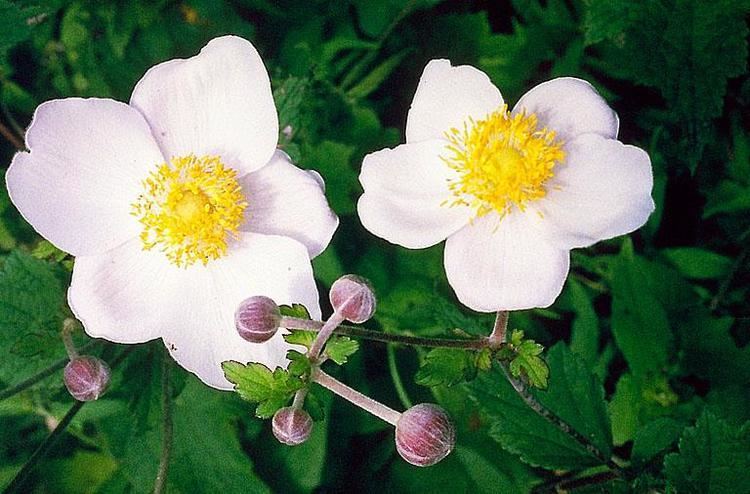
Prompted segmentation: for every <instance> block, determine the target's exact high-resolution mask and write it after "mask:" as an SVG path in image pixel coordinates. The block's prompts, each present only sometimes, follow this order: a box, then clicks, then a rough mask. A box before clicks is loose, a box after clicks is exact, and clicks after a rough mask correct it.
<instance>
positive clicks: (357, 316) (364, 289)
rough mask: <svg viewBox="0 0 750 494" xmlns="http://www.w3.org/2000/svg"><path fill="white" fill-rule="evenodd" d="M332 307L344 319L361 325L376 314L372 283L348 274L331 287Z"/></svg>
mask: <svg viewBox="0 0 750 494" xmlns="http://www.w3.org/2000/svg"><path fill="white" fill-rule="evenodd" d="M330 297H331V305H333V308H334V310H336V311H337V312H338V313H339V314H341V315H342V316H343V317H344V319H346V320H347V321H351V322H353V323H356V324H359V323H363V322H365V321H367V320H368V319H370V318H371V317H372V315H373V314H374V313H375V293H374V292H373V290H372V286H370V282H369V281H367V280H366V279H364V278H362V277H361V276H357V275H353V274H347V275H345V276H342V277H341V278H339V279H337V280H336V281H335V282H334V283H333V286H331V293H330Z"/></svg>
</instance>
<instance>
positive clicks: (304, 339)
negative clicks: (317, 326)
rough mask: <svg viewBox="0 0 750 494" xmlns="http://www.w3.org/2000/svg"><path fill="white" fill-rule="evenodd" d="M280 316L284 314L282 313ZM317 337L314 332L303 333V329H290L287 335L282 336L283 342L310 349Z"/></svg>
mask: <svg viewBox="0 0 750 494" xmlns="http://www.w3.org/2000/svg"><path fill="white" fill-rule="evenodd" d="M282 314H284V313H283V312H282ZM317 335H318V333H317V332H316V331H305V330H303V329H292V330H291V332H290V333H289V334H285V335H284V341H286V342H287V343H289V344H292V345H302V346H304V347H305V348H308V349H309V348H310V347H311V346H312V344H313V342H314V341H315V337H316V336H317Z"/></svg>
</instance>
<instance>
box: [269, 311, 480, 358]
mask: <svg viewBox="0 0 750 494" xmlns="http://www.w3.org/2000/svg"><path fill="white" fill-rule="evenodd" d="M280 325H281V327H283V328H287V329H300V330H303V331H320V330H321V328H322V327H323V323H322V322H320V321H311V320H309V319H299V318H296V317H287V316H284V317H282V318H281V324H280ZM333 332H334V334H338V335H342V336H353V337H356V338H365V339H368V340H372V341H379V342H381V343H394V344H398V345H409V346H422V347H430V348H461V349H464V350H481V349H482V348H487V346H488V343H487V338H476V339H454V338H424V337H421V336H411V335H406V334H394V333H384V332H382V331H374V330H372V329H366V328H360V327H357V326H348V325H346V324H342V325H339V326H338V327H337V328H336V329H334V330H333Z"/></svg>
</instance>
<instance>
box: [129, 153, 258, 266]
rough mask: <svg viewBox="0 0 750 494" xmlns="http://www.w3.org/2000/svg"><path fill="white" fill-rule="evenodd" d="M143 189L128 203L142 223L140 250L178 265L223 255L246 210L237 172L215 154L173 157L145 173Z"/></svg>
mask: <svg viewBox="0 0 750 494" xmlns="http://www.w3.org/2000/svg"><path fill="white" fill-rule="evenodd" d="M143 188H144V192H143V193H142V194H141V195H139V196H138V199H137V200H136V201H135V202H134V203H133V205H132V207H133V215H135V216H136V217H137V218H138V220H139V221H140V223H141V225H143V231H142V232H141V235H140V237H141V240H142V241H143V249H144V250H150V249H153V248H154V247H158V248H159V250H161V251H162V252H164V254H165V255H166V256H167V258H168V259H169V260H170V261H171V262H172V263H173V264H175V265H176V266H179V267H187V266H190V265H192V264H194V263H195V262H197V261H200V262H201V263H203V264H204V265H205V264H207V263H208V261H210V260H211V259H218V258H219V257H221V256H223V255H224V254H225V253H226V251H227V240H228V239H229V238H233V237H236V235H237V231H238V229H239V227H240V224H241V223H242V219H243V213H244V211H245V208H246V207H247V202H245V200H244V199H245V198H244V196H243V195H242V189H241V187H240V185H239V183H238V182H237V172H236V171H235V170H233V169H231V168H227V167H226V166H224V164H223V163H222V162H221V160H220V159H219V157H218V156H201V157H196V156H195V155H192V154H190V155H188V156H182V157H178V158H172V160H171V161H170V163H162V164H161V165H159V166H158V167H157V169H156V170H155V171H153V172H151V174H149V176H148V177H147V178H146V180H144V181H143Z"/></svg>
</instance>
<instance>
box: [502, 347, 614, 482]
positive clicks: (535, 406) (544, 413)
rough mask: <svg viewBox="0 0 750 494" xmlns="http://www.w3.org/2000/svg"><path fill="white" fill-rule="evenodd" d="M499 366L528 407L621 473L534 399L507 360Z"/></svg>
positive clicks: (589, 442)
mask: <svg viewBox="0 0 750 494" xmlns="http://www.w3.org/2000/svg"><path fill="white" fill-rule="evenodd" d="M500 368H501V369H502V370H503V374H505V377H506V379H508V382H510V384H511V386H513V389H514V390H515V391H516V393H518V395H519V396H520V397H521V399H522V400H523V401H524V403H526V405H527V406H528V407H529V408H531V409H532V410H533V411H534V412H536V413H537V414H538V415H540V416H541V417H543V418H544V419H546V420H547V421H548V422H549V423H551V424H552V425H554V426H555V427H557V428H558V429H560V430H561V431H562V432H563V433H565V434H566V435H567V436H569V437H570V438H572V439H573V440H574V441H576V442H577V443H578V444H580V445H581V446H583V448H584V449H585V450H586V451H587V452H588V453H589V454H590V455H591V456H593V457H594V458H596V459H597V460H599V461H600V462H602V464H604V465H607V466H608V467H609V468H610V469H611V470H612V471H614V472H617V473H618V475H619V474H620V473H621V470H620V467H619V466H618V465H617V464H616V463H615V462H613V461H612V459H611V458H607V456H606V455H605V454H604V453H603V452H602V451H601V450H600V449H599V448H597V447H596V445H594V443H592V442H591V441H589V440H588V438H587V437H586V436H584V435H583V434H581V433H580V432H578V431H577V430H575V429H574V428H573V427H572V426H571V425H570V424H568V423H567V422H565V421H564V420H563V419H561V418H560V417H558V416H557V415H555V414H554V413H553V412H552V411H551V410H549V409H548V408H547V407H545V406H544V405H542V404H541V403H540V402H539V401H538V400H537V399H536V396H534V395H533V394H531V392H530V391H529V388H528V387H527V386H526V385H525V384H524V383H523V382H522V381H520V380H518V379H516V378H515V377H513V375H512V374H511V373H510V370H509V369H508V364H507V362H503V361H500Z"/></svg>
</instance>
